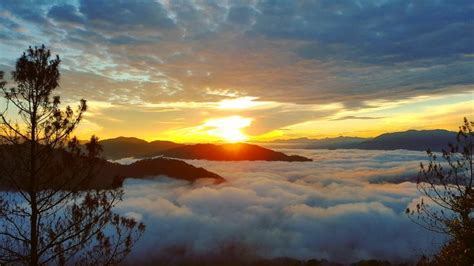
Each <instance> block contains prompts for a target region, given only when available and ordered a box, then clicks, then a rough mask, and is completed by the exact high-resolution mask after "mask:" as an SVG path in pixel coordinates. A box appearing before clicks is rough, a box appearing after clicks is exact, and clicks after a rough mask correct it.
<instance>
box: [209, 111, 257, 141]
mask: <svg viewBox="0 0 474 266" xmlns="http://www.w3.org/2000/svg"><path fill="white" fill-rule="evenodd" d="M250 124H252V119H251V118H245V117H241V116H238V115H235V116H229V117H224V118H215V119H209V120H207V121H206V122H205V123H204V125H203V126H204V127H205V128H207V129H208V130H207V134H209V135H211V136H215V137H219V138H221V139H223V140H225V141H227V142H240V141H245V140H247V139H248V136H247V135H245V134H244V133H243V132H242V129H243V128H246V127H248V126H250Z"/></svg>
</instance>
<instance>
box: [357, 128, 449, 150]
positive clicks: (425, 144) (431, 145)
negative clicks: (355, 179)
mask: <svg viewBox="0 0 474 266" xmlns="http://www.w3.org/2000/svg"><path fill="white" fill-rule="evenodd" d="M456 134H457V133H456V132H451V131H447V130H441V129H438V130H408V131H404V132H395V133H386V134H382V135H380V136H378V137H376V138H374V139H371V140H367V141H364V142H361V143H359V144H357V145H356V146H355V148H356V149H365V150H396V149H406V150H417V151H425V150H427V149H431V150H433V151H441V150H442V149H446V148H447V146H448V143H453V142H455V141H456Z"/></svg>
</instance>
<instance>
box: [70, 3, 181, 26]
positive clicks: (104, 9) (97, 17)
mask: <svg viewBox="0 0 474 266" xmlns="http://www.w3.org/2000/svg"><path fill="white" fill-rule="evenodd" d="M79 10H80V11H81V13H82V14H84V16H85V17H86V18H87V19H88V22H89V23H91V24H93V25H96V26H99V27H104V28H106V29H109V30H119V29H127V28H128V29H140V28H153V29H156V30H159V29H169V28H173V27H174V25H175V24H174V21H173V20H172V19H171V18H170V17H169V16H168V13H167V12H166V10H165V9H164V8H163V5H162V4H160V3H159V2H157V1H152V0H145V1H125V0H120V1H106V0H100V1H96V0H81V1H80V8H79Z"/></svg>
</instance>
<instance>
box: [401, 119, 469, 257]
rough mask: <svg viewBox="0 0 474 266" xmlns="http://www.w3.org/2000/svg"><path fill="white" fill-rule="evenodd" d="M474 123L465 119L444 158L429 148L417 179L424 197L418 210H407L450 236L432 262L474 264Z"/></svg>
mask: <svg viewBox="0 0 474 266" xmlns="http://www.w3.org/2000/svg"><path fill="white" fill-rule="evenodd" d="M473 125H474V124H473V123H472V122H469V121H468V120H467V119H466V118H464V124H463V125H462V126H461V127H460V128H459V132H458V134H457V138H456V144H449V145H448V147H449V148H448V149H447V150H443V151H442V161H440V160H439V158H438V156H437V155H436V154H435V153H433V152H432V151H431V150H428V151H427V153H428V157H429V163H428V165H424V164H423V163H421V165H420V172H419V174H418V181H417V188H418V190H419V191H420V192H421V193H422V195H423V197H422V198H421V201H420V202H419V203H418V204H416V207H415V208H414V209H407V210H406V212H407V214H408V215H409V217H410V218H411V219H412V220H413V221H414V222H415V223H417V224H419V225H421V226H423V227H424V228H426V229H428V230H430V231H433V232H437V233H443V234H447V235H448V236H449V237H450V240H449V241H448V242H447V243H445V244H444V245H443V247H442V248H441V250H440V251H439V252H438V254H437V255H435V257H434V259H433V260H432V261H431V262H430V263H432V264H436V265H448V264H452V265H473V264H474V215H473V211H474V191H473V187H472V186H473V172H472V170H473V165H472V163H473V162H472V151H473V147H474V143H473V137H474V132H473V131H472V126H473ZM425 263H426V259H425Z"/></svg>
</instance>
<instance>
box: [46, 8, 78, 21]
mask: <svg viewBox="0 0 474 266" xmlns="http://www.w3.org/2000/svg"><path fill="white" fill-rule="evenodd" d="M48 17H50V18H53V19H54V20H56V21H62V22H71V23H83V22H84V18H83V17H82V16H81V15H80V14H79V13H78V10H77V9H76V7H75V6H73V5H68V4H64V5H58V6H53V7H51V9H50V10H49V11H48Z"/></svg>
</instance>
